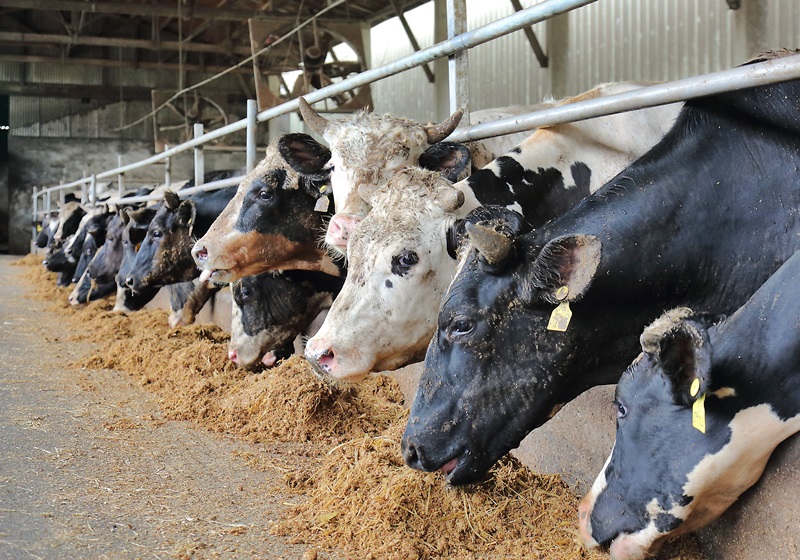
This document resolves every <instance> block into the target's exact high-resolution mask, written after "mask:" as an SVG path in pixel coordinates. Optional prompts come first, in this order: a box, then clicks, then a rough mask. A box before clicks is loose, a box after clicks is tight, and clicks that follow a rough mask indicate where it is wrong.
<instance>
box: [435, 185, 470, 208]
mask: <svg viewBox="0 0 800 560" xmlns="http://www.w3.org/2000/svg"><path fill="white" fill-rule="evenodd" d="M436 200H438V201H439V204H440V205H441V207H442V209H443V210H444V211H445V212H455V211H456V210H458V209H459V208H461V207H462V206H464V193H463V192H461V191H460V190H458V189H455V188H447V189H443V190H441V191H439V194H438V195H437V196H436Z"/></svg>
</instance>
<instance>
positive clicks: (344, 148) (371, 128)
mask: <svg viewBox="0 0 800 560" xmlns="http://www.w3.org/2000/svg"><path fill="white" fill-rule="evenodd" d="M300 112H301V113H302V115H303V118H304V119H305V122H306V124H307V125H308V126H309V127H311V129H312V130H314V131H315V132H316V133H317V134H319V135H320V136H322V137H323V138H324V139H325V141H326V142H327V143H328V145H329V146H330V147H331V158H330V161H331V164H332V166H333V170H332V172H331V187H332V189H333V199H334V201H336V216H335V218H334V219H332V220H331V222H330V224H329V225H328V230H327V233H326V234H325V243H326V244H327V245H328V246H329V247H330V248H331V249H332V250H334V251H336V252H339V253H341V254H344V253H345V252H346V247H347V238H348V236H349V234H350V233H351V232H352V229H353V228H354V227H355V225H356V224H357V223H358V221H359V220H360V218H362V217H363V216H365V215H366V213H367V212H368V211H369V204H368V203H367V202H366V201H365V200H364V199H363V198H361V196H360V195H359V194H358V189H359V188H361V187H362V186H363V187H367V188H375V187H379V186H382V185H385V184H386V182H387V181H388V180H389V178H391V176H392V175H394V173H395V172H396V171H398V170H399V169H402V168H404V167H408V166H415V165H417V164H418V162H419V160H420V157H421V156H422V155H423V153H424V152H425V151H426V149H427V148H429V147H430V146H431V145H434V144H436V143H437V142H440V141H442V140H444V139H445V138H446V137H447V136H448V135H449V134H450V133H451V132H453V130H455V128H456V126H458V123H459V121H460V120H461V116H462V115H463V111H462V110H458V111H456V112H455V113H453V114H452V115H451V116H450V117H448V118H447V119H445V120H444V121H442V122H441V123H438V124H435V125H421V124H419V123H416V122H414V121H411V120H408V119H402V118H397V117H392V116H391V115H377V114H375V113H370V112H367V111H359V112H356V113H353V114H352V115H349V116H347V117H345V118H343V119H340V120H328V119H326V118H324V117H322V116H321V115H319V114H318V113H316V112H315V111H314V109H312V108H311V106H310V105H309V104H308V103H307V102H306V101H305V100H304V99H303V98H300Z"/></svg>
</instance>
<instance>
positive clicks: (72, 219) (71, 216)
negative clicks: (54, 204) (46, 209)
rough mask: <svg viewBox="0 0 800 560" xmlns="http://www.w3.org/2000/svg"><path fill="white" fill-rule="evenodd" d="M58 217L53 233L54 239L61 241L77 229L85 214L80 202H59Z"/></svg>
mask: <svg viewBox="0 0 800 560" xmlns="http://www.w3.org/2000/svg"><path fill="white" fill-rule="evenodd" d="M58 208H59V218H58V227H57V228H56V232H55V234H54V235H53V239H55V240H56V241H62V240H64V239H66V238H67V237H69V236H70V235H72V234H73V233H75V232H76V231H78V226H79V225H80V223H81V220H82V219H83V217H84V216H85V215H86V210H85V209H84V208H83V206H81V203H80V202H76V201H72V202H66V203H64V204H61V202H59V203H58Z"/></svg>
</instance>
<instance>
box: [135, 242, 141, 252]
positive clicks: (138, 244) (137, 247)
mask: <svg viewBox="0 0 800 560" xmlns="http://www.w3.org/2000/svg"><path fill="white" fill-rule="evenodd" d="M141 246H142V244H141V243H137V244H136V252H137V253H138V252H139V247H141Z"/></svg>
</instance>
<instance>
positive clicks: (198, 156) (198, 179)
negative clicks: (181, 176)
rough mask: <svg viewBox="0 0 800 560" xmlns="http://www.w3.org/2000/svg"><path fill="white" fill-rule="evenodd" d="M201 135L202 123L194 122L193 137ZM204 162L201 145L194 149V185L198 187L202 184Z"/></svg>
mask: <svg viewBox="0 0 800 560" xmlns="http://www.w3.org/2000/svg"><path fill="white" fill-rule="evenodd" d="M202 135H203V123H194V137H195V138H199V137H201V136H202ZM204 166H205V162H204V161H203V146H202V144H201V145H200V146H197V147H196V148H195V149H194V186H195V187H199V186H200V185H202V184H203V175H204V174H205V171H204V169H203V168H204Z"/></svg>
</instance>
